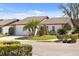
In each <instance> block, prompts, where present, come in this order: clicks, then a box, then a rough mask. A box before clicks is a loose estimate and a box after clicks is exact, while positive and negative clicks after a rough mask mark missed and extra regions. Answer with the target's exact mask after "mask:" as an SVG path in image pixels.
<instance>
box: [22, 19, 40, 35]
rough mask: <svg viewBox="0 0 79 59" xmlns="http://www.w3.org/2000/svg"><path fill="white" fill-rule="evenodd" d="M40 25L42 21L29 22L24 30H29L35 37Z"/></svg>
mask: <svg viewBox="0 0 79 59" xmlns="http://www.w3.org/2000/svg"><path fill="white" fill-rule="evenodd" d="M39 23H40V21H38V20H32V21H31V22H29V23H28V24H26V25H25V26H24V28H23V30H29V33H30V32H31V35H32V36H35V31H36V28H37V26H38V25H39Z"/></svg>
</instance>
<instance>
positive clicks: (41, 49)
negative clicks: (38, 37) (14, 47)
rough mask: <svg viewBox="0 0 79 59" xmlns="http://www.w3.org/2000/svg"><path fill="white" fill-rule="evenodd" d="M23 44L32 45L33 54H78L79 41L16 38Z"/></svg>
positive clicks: (10, 37) (14, 37)
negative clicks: (43, 40)
mask: <svg viewBox="0 0 79 59" xmlns="http://www.w3.org/2000/svg"><path fill="white" fill-rule="evenodd" d="M20 37H23V36H8V37H3V38H0V41H10V40H15V39H16V38H20ZM16 41H19V42H21V43H23V44H31V45H32V46H33V50H32V52H33V56H79V41H77V43H74V44H67V43H62V42H60V43H56V42H37V41H28V40H16Z"/></svg>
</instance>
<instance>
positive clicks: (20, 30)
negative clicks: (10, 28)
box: [15, 25, 29, 35]
mask: <svg viewBox="0 0 79 59" xmlns="http://www.w3.org/2000/svg"><path fill="white" fill-rule="evenodd" d="M23 27H24V25H16V26H15V32H16V35H29V32H28V30H27V31H23Z"/></svg>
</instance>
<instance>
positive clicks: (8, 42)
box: [2, 41, 20, 44]
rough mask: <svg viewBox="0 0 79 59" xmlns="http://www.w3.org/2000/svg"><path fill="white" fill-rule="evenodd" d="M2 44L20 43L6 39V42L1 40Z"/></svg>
mask: <svg viewBox="0 0 79 59" xmlns="http://www.w3.org/2000/svg"><path fill="white" fill-rule="evenodd" d="M2 43H3V44H20V42H18V41H6V42H2Z"/></svg>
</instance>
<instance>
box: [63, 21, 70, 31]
mask: <svg viewBox="0 0 79 59" xmlns="http://www.w3.org/2000/svg"><path fill="white" fill-rule="evenodd" d="M63 29H64V30H66V31H69V30H71V25H70V24H68V23H66V24H65V25H64V26H63Z"/></svg>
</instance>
